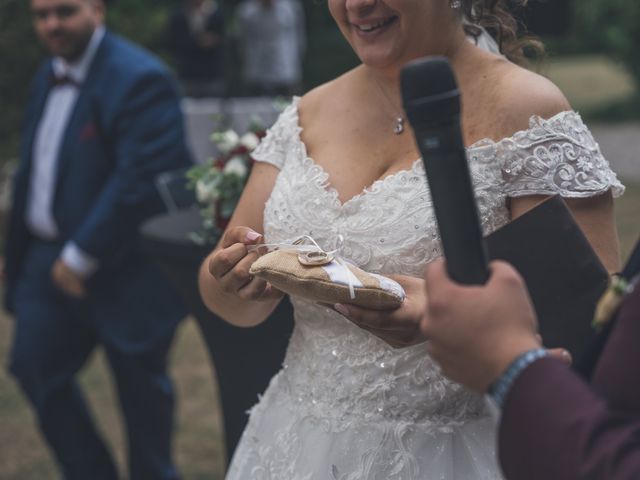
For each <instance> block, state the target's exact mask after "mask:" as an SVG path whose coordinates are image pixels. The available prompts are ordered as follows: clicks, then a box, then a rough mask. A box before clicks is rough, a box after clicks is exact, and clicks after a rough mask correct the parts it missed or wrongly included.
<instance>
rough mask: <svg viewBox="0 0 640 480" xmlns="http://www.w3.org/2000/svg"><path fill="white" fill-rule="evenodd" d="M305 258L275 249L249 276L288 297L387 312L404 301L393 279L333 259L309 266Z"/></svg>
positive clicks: (303, 255) (294, 253)
mask: <svg viewBox="0 0 640 480" xmlns="http://www.w3.org/2000/svg"><path fill="white" fill-rule="evenodd" d="M320 252H321V253H322V254H324V252H322V251H321V250H320ZM313 253H314V252H312V256H313ZM306 258H307V257H306V256H305V254H304V253H303V254H301V253H300V252H299V251H295V250H287V249H283V250H275V251H272V252H269V253H267V254H265V255H263V256H261V257H260V258H258V260H256V261H255V262H254V263H253V265H252V266H251V269H250V273H251V275H254V276H256V277H259V278H262V279H264V280H266V281H267V282H269V283H270V284H272V285H273V286H274V287H276V288H277V289H279V290H282V291H283V292H285V293H287V294H290V295H296V296H300V297H304V298H307V299H310V300H314V301H316V302H322V303H328V304H334V303H349V304H353V305H359V306H362V307H366V308H371V309H376V310H386V309H391V308H395V307H398V306H399V305H400V304H401V303H402V301H403V300H404V297H405V293H404V290H403V288H402V287H401V286H400V284H399V283H397V282H396V281H394V280H391V279H390V278H387V277H383V276H381V275H377V274H373V273H368V272H365V271H364V270H361V269H359V268H358V267H356V266H355V265H352V264H350V263H348V262H346V261H344V260H341V259H339V258H334V257H333V256H330V257H329V258H327V259H326V260H327V261H326V262H325V263H321V264H317V265H310V264H308V263H309V262H307V261H305V259H306ZM350 283H351V285H350Z"/></svg>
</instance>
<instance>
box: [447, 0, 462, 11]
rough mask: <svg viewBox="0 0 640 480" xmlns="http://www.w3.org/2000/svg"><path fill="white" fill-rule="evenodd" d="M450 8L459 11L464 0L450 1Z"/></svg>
mask: <svg viewBox="0 0 640 480" xmlns="http://www.w3.org/2000/svg"><path fill="white" fill-rule="evenodd" d="M449 6H450V7H451V8H453V9H454V10H457V9H459V8H460V7H462V0H450V2H449Z"/></svg>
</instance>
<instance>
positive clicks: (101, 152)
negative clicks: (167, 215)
mask: <svg viewBox="0 0 640 480" xmlns="http://www.w3.org/2000/svg"><path fill="white" fill-rule="evenodd" d="M51 72H52V67H51V61H47V62H45V64H44V65H43V66H42V67H41V68H40V70H39V72H38V74H37V75H36V77H35V79H34V82H33V85H32V89H31V95H30V103H29V105H28V108H27V112H26V118H25V126H24V130H23V142H22V150H21V161H20V164H19V166H18V169H17V173H16V177H15V181H14V182H15V183H14V193H13V207H12V212H11V216H10V221H9V232H8V237H7V242H6V274H7V282H6V286H7V292H6V306H7V308H8V309H9V310H10V311H11V309H12V307H13V300H14V298H13V290H14V288H15V286H16V283H17V281H18V279H19V277H20V272H21V268H22V264H23V261H24V257H25V255H26V254H27V253H28V248H29V244H30V242H31V240H32V239H33V237H32V235H31V234H30V232H29V230H28V229H27V227H26V225H25V208H26V203H27V196H28V188H29V177H30V172H31V165H32V151H33V144H34V137H35V134H36V129H37V126H38V122H39V121H40V117H41V115H42V111H43V108H44V105H45V101H46V98H47V95H48V92H49V89H50V85H49V76H50V74H51ZM190 163H191V157H190V155H189V152H188V149H187V147H186V145H185V140H184V129H183V121H182V114H181V111H180V105H179V96H178V94H177V90H176V88H175V85H174V82H173V80H172V78H171V75H170V74H169V72H168V71H167V70H166V68H165V67H164V66H163V65H162V64H161V63H160V62H159V61H158V60H156V59H155V58H154V57H153V56H151V55H150V54H149V53H148V52H146V51H144V50H143V49H141V48H139V47H137V46H135V45H133V44H131V43H129V42H127V41H126V40H124V39H122V38H120V37H118V36H116V35H113V34H111V33H109V32H107V33H106V35H105V37H104V39H103V40H102V42H101V44H100V46H99V48H98V50H97V52H96V55H95V57H94V60H93V63H92V65H91V68H90V70H89V72H88V76H87V78H86V81H85V83H84V84H83V85H82V86H81V88H80V93H79V96H78V100H77V104H76V106H75V108H74V110H73V112H72V114H71V117H70V120H69V124H68V126H67V129H66V131H65V134H64V138H63V141H62V146H61V149H60V154H59V158H58V163H57V178H56V189H55V196H54V202H53V215H54V218H55V221H56V224H57V225H58V229H59V234H60V235H59V236H60V238H59V240H60V243H61V246H62V245H63V244H64V243H66V242H67V241H70V240H71V241H73V242H75V243H76V244H77V245H78V246H79V247H80V248H81V249H82V250H84V251H85V252H87V253H88V254H90V255H92V256H93V257H95V258H96V259H97V260H98V261H99V262H100V269H99V270H98V272H97V273H96V274H95V275H94V276H93V277H92V278H91V279H90V280H89V281H88V286H89V290H90V301H91V302H92V304H93V306H94V307H95V308H93V310H94V311H95V315H96V317H97V320H98V321H101V318H102V317H105V320H104V321H105V322H109V323H110V325H111V326H112V327H109V328H115V329H116V330H117V329H120V330H122V331H120V332H118V333H117V336H122V337H123V338H124V337H133V338H136V339H138V340H142V339H143V338H145V337H148V330H153V331H158V330H163V327H165V326H166V327H168V326H169V325H174V324H175V322H176V321H178V320H179V319H180V318H181V317H182V316H183V315H184V310H183V309H182V307H181V305H180V303H179V301H178V299H177V297H176V296H175V294H174V293H173V291H172V290H170V288H169V286H168V284H167V283H166V282H165V281H164V280H163V279H162V278H161V277H160V276H159V275H158V274H157V272H156V271H155V269H154V268H153V267H152V266H151V265H150V264H149V263H148V261H147V260H146V259H145V258H144V256H143V255H142V254H141V253H140V252H138V251H137V248H136V247H137V241H138V237H137V232H138V228H139V226H140V224H141V222H142V221H144V220H145V219H147V218H149V217H150V216H152V215H154V214H157V213H159V212H161V211H162V210H163V208H164V207H163V204H162V201H161V199H160V197H159V195H158V193H157V191H156V189H155V186H154V178H155V177H156V175H157V174H158V173H160V172H163V171H167V170H172V169H177V168H180V167H184V166H188V165H189V164H190ZM114 315H115V316H117V317H119V318H120V320H118V321H115V320H114V319H113V316H114Z"/></svg>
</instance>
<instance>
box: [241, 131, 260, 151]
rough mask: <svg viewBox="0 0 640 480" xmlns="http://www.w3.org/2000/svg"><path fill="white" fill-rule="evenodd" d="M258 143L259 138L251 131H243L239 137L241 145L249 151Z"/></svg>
mask: <svg viewBox="0 0 640 480" xmlns="http://www.w3.org/2000/svg"><path fill="white" fill-rule="evenodd" d="M258 143H260V139H259V138H258V136H257V135H256V134H255V133H253V132H248V133H245V134H244V135H243V136H242V138H241V139H240V145H242V146H243V147H245V148H246V149H247V150H249V151H252V150H253V149H254V148H256V147H257V146H258Z"/></svg>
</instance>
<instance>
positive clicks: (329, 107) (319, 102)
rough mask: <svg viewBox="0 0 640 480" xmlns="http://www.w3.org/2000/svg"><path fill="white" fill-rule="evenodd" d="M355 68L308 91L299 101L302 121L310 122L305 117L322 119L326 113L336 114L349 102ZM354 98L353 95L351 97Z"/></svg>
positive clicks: (303, 122)
mask: <svg viewBox="0 0 640 480" xmlns="http://www.w3.org/2000/svg"><path fill="white" fill-rule="evenodd" d="M354 72H355V71H354V70H351V71H349V72H347V73H345V74H343V75H341V76H339V77H337V78H335V79H333V80H331V81H329V82H326V83H323V84H322V85H319V86H318V87H315V88H313V89H312V90H310V91H309V92H307V93H306V94H305V95H304V96H303V97H302V98H301V99H300V102H299V103H298V112H299V115H300V123H301V124H308V122H305V121H304V120H305V119H314V120H317V119H320V118H323V116H324V115H325V114H328V115H330V116H335V115H336V112H339V111H340V107H344V106H345V104H348V103H349V100H350V95H349V94H348V91H349V90H350V89H352V88H353V87H352V85H353V83H354V78H355V76H354ZM351 98H352V97H351Z"/></svg>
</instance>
